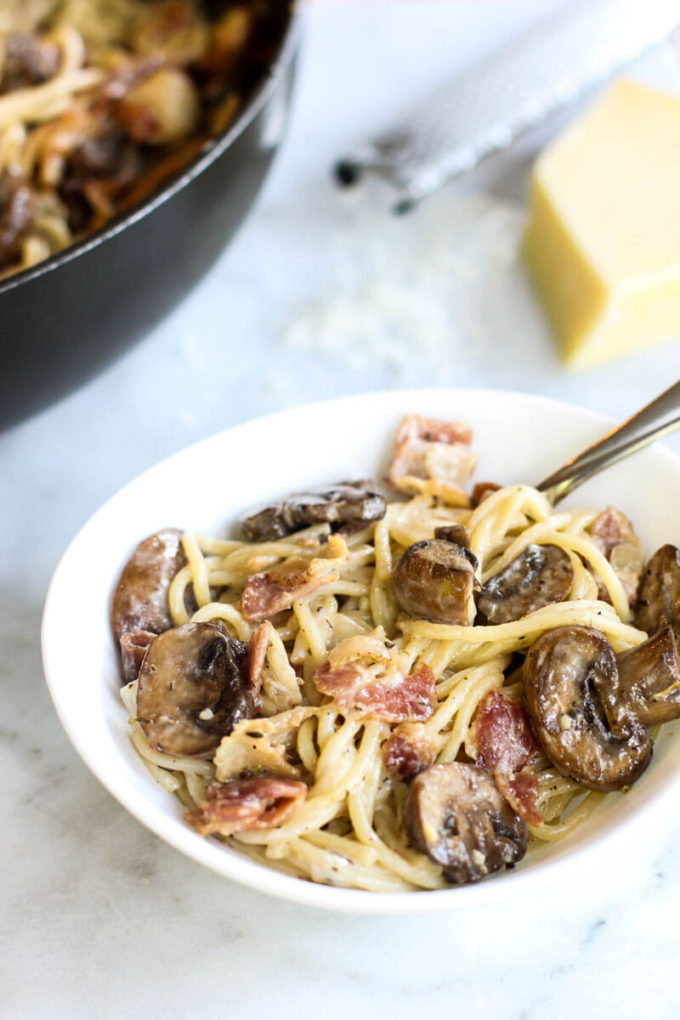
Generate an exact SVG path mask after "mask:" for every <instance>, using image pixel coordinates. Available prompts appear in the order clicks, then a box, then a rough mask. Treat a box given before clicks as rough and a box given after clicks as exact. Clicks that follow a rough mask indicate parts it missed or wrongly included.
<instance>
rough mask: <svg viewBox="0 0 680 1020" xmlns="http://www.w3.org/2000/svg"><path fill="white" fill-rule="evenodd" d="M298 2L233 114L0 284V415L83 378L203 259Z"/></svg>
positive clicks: (131, 338)
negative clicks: (176, 168) (72, 240)
mask: <svg viewBox="0 0 680 1020" xmlns="http://www.w3.org/2000/svg"><path fill="white" fill-rule="evenodd" d="M299 22H300V14H299V12H297V11H296V10H295V9H293V10H292V11H291V14H290V17H289V20H288V23H287V26H286V27H285V30H284V32H283V36H282V41H281V46H280V49H279V53H278V55H277V57H276V59H275V60H274V63H273V64H272V66H271V68H270V70H269V72H268V74H267V75H266V76H265V78H264V79H263V80H262V81H261V83H260V85H259V86H257V88H256V90H255V91H254V93H253V94H252V95H251V96H250V98H249V100H247V101H246V103H245V104H244V106H243V109H242V110H241V113H240V114H239V116H238V118H237V119H236V120H235V121H234V122H233V123H232V124H231V125H230V126H229V127H228V128H227V130H226V131H225V132H224V133H223V134H222V135H220V136H218V137H217V138H216V139H215V141H214V142H213V143H212V145H211V146H210V148H209V149H208V150H207V151H206V152H204V153H202V154H201V155H200V156H198V157H197V158H196V159H195V160H194V161H193V162H192V163H190V164H189V165H188V166H187V167H185V168H184V169H183V170H182V171H181V172H180V174H179V175H178V176H177V177H174V178H173V179H172V180H171V181H170V182H169V183H166V184H164V185H163V187H162V188H160V190H159V191H157V192H156V193H154V194H153V195H152V196H150V197H149V198H148V199H147V200H146V201H144V202H143V203H142V204H141V205H139V206H138V207H137V208H136V209H134V210H132V211H131V212H130V213H127V214H125V215H124V216H122V217H120V218H119V219H117V220H114V221H113V222H112V223H110V224H108V225H107V226H106V227H105V228H104V229H102V230H100V231H98V232H97V233H95V234H91V235H89V236H88V237H86V238H85V239H84V240H82V241H80V242H78V243H77V244H74V245H72V246H71V247H69V248H67V249H65V250H64V251H63V252H60V253H59V254H57V255H54V256H53V257H52V258H50V259H47V260H46V261H45V262H41V263H40V264H39V265H37V266H36V267H35V268H32V269H27V270H24V272H22V273H18V274H17V275H15V276H12V277H10V278H9V279H7V280H6V281H4V282H3V283H2V284H0V427H7V426H8V425H11V424H13V423H15V422H18V421H20V420H22V419H23V418H26V417H28V416H29V415H30V414H32V413H34V412H35V411H37V410H39V409H40V408H42V407H44V406H45V405H47V404H49V403H51V402H52V401H54V400H57V399H58V398H59V397H61V396H63V395H64V394H65V393H67V392H69V391H70V390H72V389H74V388H75V387H76V386H78V385H80V384H81V383H83V382H85V380H86V379H89V378H90V377H91V376H93V375H94V374H95V373H96V372H98V371H100V370H101V369H102V368H104V366H105V365H107V364H108V363H109V362H111V361H113V360H114V359H115V358H116V357H118V356H119V355H121V354H122V353H123V352H124V351H125V350H126V349H127V348H128V347H130V346H131V345H132V344H133V343H135V341H137V340H139V339H140V338H141V337H142V336H143V335H144V334H145V333H146V332H147V331H148V330H149V329H150V328H151V327H152V326H153V325H154V324H155V323H156V322H158V321H159V320H160V319H161V318H162V317H163V316H164V315H167V313H168V312H169V311H170V310H171V309H172V308H174V307H175V305H177V304H178V303H179V302H180V301H181V300H182V298H183V297H185V296H186V295H187V294H188V292H189V291H190V290H191V289H192V288H193V287H194V286H195V285H196V284H197V283H198V281H199V280H200V279H201V277H202V276H204V274H205V273H206V272H207V270H208V269H209V268H210V266H211V265H212V263H213V262H214V260H215V259H216V257H217V256H218V255H219V253H220V251H221V250H222V249H223V247H224V245H225V243H226V241H227V240H228V239H229V238H230V237H231V236H232V235H233V234H234V233H235V231H236V230H237V228H238V227H239V225H240V223H241V221H242V220H243V218H244V216H245V214H246V213H247V212H248V210H249V208H250V206H251V205H252V204H253V202H254V200H255V196H256V195H257V192H258V190H259V188H260V186H261V184H262V181H263V179H264V176H265V173H266V171H267V169H268V167H269V165H270V163H271V161H272V159H273V156H274V153H275V151H276V148H277V147H278V144H279V142H280V141H281V135H282V131H283V127H284V125H285V120H286V114H287V111H288V107H289V103H290V93H291V87H292V82H293V76H294V71H295V60H296V55H297V49H298V40H299V30H300V24H299Z"/></svg>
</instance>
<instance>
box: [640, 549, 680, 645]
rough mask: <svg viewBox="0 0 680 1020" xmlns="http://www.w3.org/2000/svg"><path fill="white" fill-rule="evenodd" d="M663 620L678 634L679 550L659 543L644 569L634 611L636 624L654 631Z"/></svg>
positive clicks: (679, 630)
mask: <svg viewBox="0 0 680 1020" xmlns="http://www.w3.org/2000/svg"><path fill="white" fill-rule="evenodd" d="M664 621H665V622H666V623H669V624H670V625H671V626H672V627H674V628H675V631H676V635H678V634H679V633H680V549H678V548H677V547H676V546H674V545H662V546H661V548H660V549H657V551H656V552H655V553H654V555H653V556H652V558H651V559H650V561H649V563H648V564H647V566H646V567H645V569H644V572H643V574H642V577H641V579H640V587H639V588H638V593H637V603H636V605H635V610H634V622H635V626H636V627H639V628H640V630H645V631H647V633H648V634H654V633H655V632H656V631H657V630H658V629H659V627H660V626H662V625H663V623H664Z"/></svg>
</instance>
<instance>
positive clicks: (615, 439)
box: [536, 380, 680, 504]
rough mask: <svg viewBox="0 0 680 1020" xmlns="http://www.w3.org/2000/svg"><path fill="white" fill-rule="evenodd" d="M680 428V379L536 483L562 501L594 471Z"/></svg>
mask: <svg viewBox="0 0 680 1020" xmlns="http://www.w3.org/2000/svg"><path fill="white" fill-rule="evenodd" d="M677 428H680V380H679V381H678V382H676V383H674V384H673V386H670V387H669V388H668V389H667V390H664V392H663V393H662V394H661V395H660V396H658V397H656V398H655V399H654V400H652V401H651V402H650V403H649V404H646V405H645V407H643V408H642V409H641V410H640V411H638V412H637V414H634V415H632V417H630V418H628V419H627V420H626V421H624V422H623V423H622V424H621V425H618V426H617V427H616V428H615V429H612V430H611V432H608V433H607V434H606V435H605V436H603V437H602V439H598V440H597V442H596V443H593V444H592V446H589V447H588V448H587V449H586V450H583V452H582V453H579V454H577V456H575V457H572V459H571V460H569V461H567V463H566V464H565V465H564V466H563V467H561V468H559V469H558V470H557V471H554V472H553V473H552V474H551V475H549V476H548V477H547V478H544V479H543V481H542V482H539V484H538V485H537V486H536V488H537V489H538V490H539V491H540V492H544V493H545V494H546V496H547V497H548V499H549V500H550V502H551V503H553V504H555V503H559V501H560V500H561V499H564V497H565V496H567V495H568V494H569V493H570V492H572V490H573V489H575V488H577V487H578V486H579V485H583V483H584V482H585V481H587V480H588V478H590V477H591V476H592V475H595V474H597V473H598V472H599V471H604V469H605V468H608V467H610V466H611V465H612V464H616V463H617V462H618V461H620V460H623V459H624V457H629V456H630V455H631V454H632V453H637V451H638V450H643V449H644V448H645V446H649V445H650V443H653V442H655V440H657V439H661V438H662V437H663V436H667V435H669V433H671V432H673V431H674V430H675V429H677Z"/></svg>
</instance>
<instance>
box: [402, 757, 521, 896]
mask: <svg viewBox="0 0 680 1020" xmlns="http://www.w3.org/2000/svg"><path fill="white" fill-rule="evenodd" d="M403 820H404V828H405V831H406V834H407V836H408V838H409V840H410V841H411V843H412V844H413V846H414V847H416V848H417V849H418V850H421V851H422V852H423V853H425V854H427V856H428V857H429V858H430V860H433V861H434V862H435V863H436V864H440V865H441V866H442V868H443V872H444V878H445V879H446V881H447V882H451V883H452V884H453V885H465V884H466V883H468V882H478V881H480V879H482V878H484V876H485V875H488V874H490V873H491V872H492V871H498V870H499V869H500V868H502V867H503V866H504V865H507V866H512V865H514V864H516V863H517V862H518V861H520V860H521V859H522V857H524V854H525V853H526V849H527V839H528V834H527V827H526V824H525V823H524V822H523V821H522V819H521V818H520V817H519V816H518V815H516V814H515V812H514V811H513V810H512V808H511V807H510V805H509V804H508V802H507V801H506V800H505V798H504V797H503V796H502V794H501V793H500V791H499V790H498V788H497V786H496V784H495V783H494V781H493V778H492V776H491V774H490V773H489V772H487V770H486V769H483V768H479V767H478V766H477V765H468V764H465V763H462V762H453V763H451V764H446V765H431V766H430V767H429V768H427V769H425V770H424V771H423V772H420V773H419V774H418V775H417V776H416V777H415V779H414V780H413V782H412V783H411V784H410V786H409V787H408V791H407V794H406V799H405V801H404V809H403Z"/></svg>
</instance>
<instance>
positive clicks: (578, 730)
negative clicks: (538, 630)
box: [524, 627, 652, 792]
mask: <svg viewBox="0 0 680 1020" xmlns="http://www.w3.org/2000/svg"><path fill="white" fill-rule="evenodd" d="M524 690H525V694H526V700H527V708H528V710H529V715H530V717H531V722H532V724H533V728H534V732H535V733H536V736H537V737H538V740H539V743H540V744H541V746H542V748H543V750H544V751H545V753H546V755H547V756H548V758H549V759H550V761H551V762H552V763H553V764H554V765H555V766H556V767H557V768H558V769H559V770H560V772H562V773H563V774H564V775H566V776H569V777H570V778H571V779H574V780H575V781H576V782H577V783H581V784H582V785H583V786H586V787H588V789H590V790H601V791H603V792H608V791H609V790H620V789H621V788H622V787H623V786H628V785H630V784H631V783H633V782H635V780H636V779H637V778H638V776H640V775H641V774H642V772H644V770H645V769H646V767H647V765H648V764H649V759H650V757H651V753H652V745H651V742H650V740H649V738H648V736H647V734H646V732H645V730H644V727H643V726H642V725H641V724H640V723H639V722H638V721H637V720H636V719H635V718H633V717H632V716H629V715H623V714H622V715H621V717H620V718H619V719H618V720H617V721H616V723H615V724H610V723H608V722H607V720H606V719H605V716H604V712H603V705H602V700H603V699H605V698H606V699H607V700H608V701H609V700H611V701H612V702H619V701H620V694H619V692H620V678H619V672H618V669H617V666H616V658H615V656H614V652H613V650H612V647H611V645H610V644H609V642H608V641H607V639H606V638H605V636H604V634H602V633H601V632H600V631H598V630H595V629H594V628H592V627H558V628H556V629H555V630H551V631H547V632H546V633H545V634H543V635H542V636H541V637H540V638H539V639H538V640H537V641H536V642H535V643H534V645H533V647H532V648H531V651H530V652H529V654H528V656H527V658H526V661H525V664H524Z"/></svg>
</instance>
